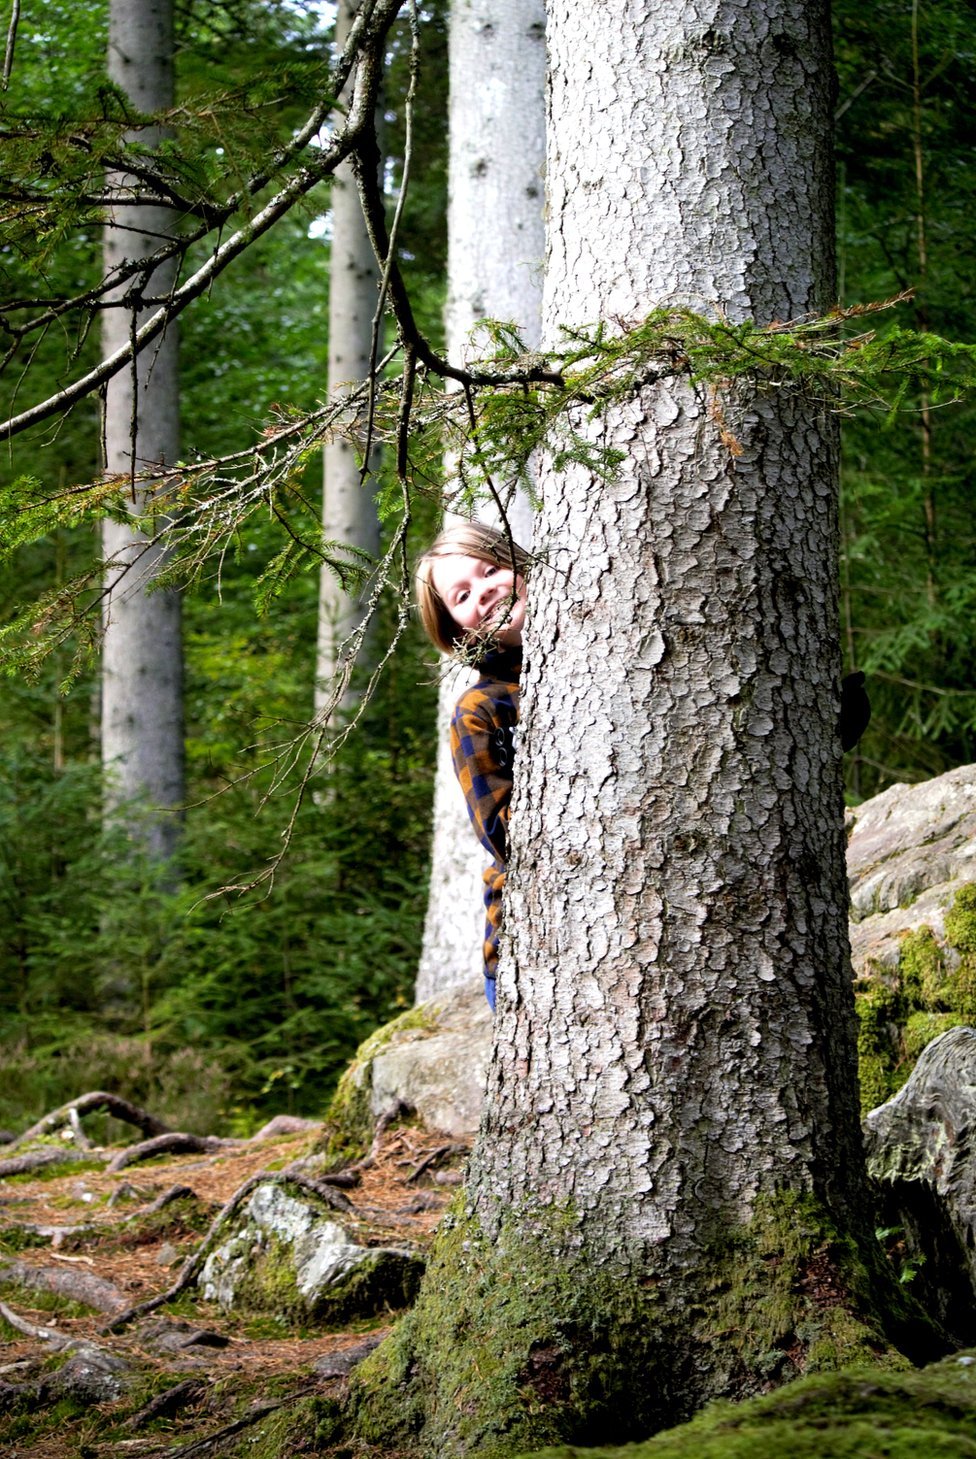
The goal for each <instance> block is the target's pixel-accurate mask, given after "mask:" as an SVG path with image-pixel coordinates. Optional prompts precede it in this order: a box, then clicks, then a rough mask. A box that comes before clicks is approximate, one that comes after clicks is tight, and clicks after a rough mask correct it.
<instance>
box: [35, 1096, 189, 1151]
mask: <svg viewBox="0 0 976 1459" xmlns="http://www.w3.org/2000/svg"><path fill="white" fill-rule="evenodd" d="M92 1110H104V1111H105V1113H106V1114H110V1115H112V1116H113V1117H114V1118H115V1119H117V1120H122V1121H123V1123H125V1124H127V1125H135V1126H136V1128H137V1129H139V1130H141V1131H142V1133H143V1134H144V1135H165V1134H167V1133H168V1131H169V1126H168V1125H164V1124H163V1122H162V1120H158V1119H156V1116H155V1115H151V1114H149V1113H148V1112H147V1111H146V1110H144V1109H140V1108H139V1106H138V1105H135V1104H130V1103H129V1101H128V1100H127V1099H123V1098H122V1097H121V1095H118V1094H109V1093H107V1092H106V1091H105V1090H104V1089H93V1090H91V1091H90V1093H88V1094H80V1095H79V1096H78V1098H77V1099H72V1100H69V1102H68V1103H67V1104H63V1105H61V1106H60V1108H59V1109H55V1110H52V1111H51V1113H50V1114H46V1115H45V1116H44V1118H43V1119H41V1120H38V1122H37V1124H36V1125H31V1127H30V1129H29V1130H25V1131H24V1133H23V1134H22V1135H18V1136H17V1139H16V1140H15V1141H14V1144H15V1145H23V1144H25V1143H26V1142H27V1141H28V1140H36V1139H38V1138H39V1137H40V1136H42V1135H51V1134H53V1133H54V1131H55V1130H58V1129H60V1128H61V1126H62V1125H71V1126H72V1128H74V1125H73V1124H72V1114H74V1116H75V1117H76V1118H80V1117H81V1116H82V1115H86V1114H90V1113H91V1112H92Z"/></svg>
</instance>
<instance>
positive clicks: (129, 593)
mask: <svg viewBox="0 0 976 1459" xmlns="http://www.w3.org/2000/svg"><path fill="white" fill-rule="evenodd" d="M108 69H109V75H110V76H111V78H112V80H113V81H115V82H116V83H117V84H118V85H119V86H121V87H122V89H123V90H124V91H125V94H126V95H127V96H128V97H129V99H130V101H131V102H132V104H133V106H134V107H135V108H136V109H137V110H139V111H141V112H156V111H161V110H163V109H164V108H165V107H167V106H171V105H172V102H173V13H172V3H171V0H112V5H111V11H110V19H109V57H108ZM161 135H162V134H161V132H160V131H159V129H157V128H142V129H140V130H139V131H138V132H137V134H136V140H137V141H138V142H139V143H140V144H141V145H143V146H152V145H154V144H155V143H156V142H158V140H159V138H160V136H161ZM113 181H114V183H115V185H117V186H118V185H120V184H124V182H125V181H126V180H125V179H120V178H115V179H113ZM128 181H129V183H130V184H131V185H132V186H133V187H135V186H137V184H136V183H135V180H134V179H129V180H128ZM174 227H175V219H174V215H173V213H172V211H171V210H170V209H168V208H164V207H157V206H152V205H149V204H140V203H134V204H133V203H130V204H123V205H120V206H119V207H118V208H117V209H116V210H115V216H114V220H113V226H110V227H108V228H107V229H106V231H105V241H104V250H103V257H104V267H105V270H106V274H107V275H109V274H111V272H112V271H113V270H115V269H116V268H118V267H119V266H120V265H122V264H124V262H125V261H126V260H127V259H134V258H140V257H145V256H147V255H151V254H152V252H153V250H154V249H155V248H157V247H158V246H159V243H160V241H161V240H165V239H166V238H167V237H169V236H171V235H172V233H173V230H174ZM173 280H174V272H173V270H172V268H171V267H169V266H165V267H162V268H159V269H157V270H156V271H155V273H154V274H153V275H152V276H151V278H149V279H148V280H144V281H142V294H143V299H146V300H148V299H152V300H156V301H159V300H160V299H163V298H165V296H166V294H167V293H168V291H169V290H170V289H171V288H172V286H173ZM130 287H131V285H125V284H123V285H122V286H120V290H119V291H118V294H117V297H124V296H125V295H126V294H127V293H128V292H129V288H130ZM133 311H134V312H135V320H134V319H133ZM149 312H151V306H146V305H143V304H142V301H141V300H140V299H139V298H138V297H133V298H128V299H127V300H126V302H125V303H124V304H122V305H120V306H118V307H115V308H110V309H107V310H106V311H105V313H104V315H103V322H102V349H103V353H104V354H106V355H110V354H113V353H114V352H115V350H117V349H119V348H121V347H122V346H123V345H124V344H125V343H126V342H127V340H128V339H129V337H130V334H131V331H132V329H133V327H134V324H135V327H138V324H139V323H140V322H141V321H142V320H143V319H144V318H145V317H146V315H147V313H149ZM105 452H106V467H107V470H108V471H109V472H110V473H113V474H115V473H117V474H119V475H122V476H125V475H129V474H130V473H132V472H133V471H134V472H135V473H136V475H138V474H139V473H144V472H146V471H147V470H151V468H152V467H153V466H154V465H156V464H158V463H163V464H166V465H172V464H173V463H174V462H175V461H176V460H177V459H178V454H179V380H178V358H177V332H176V325H175V324H170V325H169V326H168V327H167V330H166V332H165V333H164V334H163V335H161V336H160V337H158V338H157V339H155V340H153V341H152V342H151V343H150V344H148V345H147V346H146V347H145V348H144V349H143V350H142V351H141V353H140V354H139V356H138V360H137V363H136V365H135V366H134V367H133V368H132V369H128V368H127V369H124V370H122V371H120V373H119V374H118V375H116V376H115V378H114V379H113V380H112V381H111V382H110V383H109V386H108V390H107V394H106V401H105ZM152 498H153V484H152V482H151V481H145V480H142V481H138V482H136V483H135V485H134V488H133V491H132V505H133V510H134V511H137V512H139V513H141V512H142V511H144V510H145V509H146V507H147V505H151V503H152ZM160 525H161V524H160ZM154 536H155V530H154V529H151V530H150V534H149V536H147V535H146V534H144V533H143V532H142V531H141V530H139V529H137V528H136V527H135V526H134V525H132V526H130V525H129V524H128V523H125V522H106V523H105V525H104V528H103V537H102V541H103V552H104V555H105V557H106V559H107V560H108V561H109V562H110V563H111V564H113V565H112V566H111V567H110V569H109V572H108V575H107V581H106V599H105V611H104V647H103V654H102V725H101V735H102V763H103V765H104V767H105V770H106V772H107V777H108V779H107V792H106V796H107V800H106V805H107V812H108V815H109V817H110V818H111V819H112V820H113V821H119V820H121V821H122V822H124V823H125V824H127V825H128V826H129V828H130V830H131V833H132V836H133V839H134V842H135V843H136V844H137V845H138V846H140V847H141V849H142V850H144V851H145V852H146V853H147V854H148V855H149V856H150V857H151V858H152V859H153V860H155V861H156V862H158V863H159V864H160V865H163V866H165V865H166V863H167V862H168V861H169V859H170V858H171V857H172V855H173V852H174V850H175V848H176V845H177V842H178V839H179V833H180V821H179V817H178V814H177V810H178V807H179V806H181V804H182V802H183V795H184V791H183V687H182V686H183V657H182V635H181V609H180V597H179V594H178V593H176V592H173V591H169V590H163V591H158V592H150V591H148V589H149V586H150V584H151V582H152V580H153V578H154V577H155V576H156V574H157V572H158V570H159V567H160V565H161V562H162V561H163V560H164V553H163V550H162V548H161V546H159V545H158V544H157V543H155V542H154V541H153V540H152V539H153V538H154Z"/></svg>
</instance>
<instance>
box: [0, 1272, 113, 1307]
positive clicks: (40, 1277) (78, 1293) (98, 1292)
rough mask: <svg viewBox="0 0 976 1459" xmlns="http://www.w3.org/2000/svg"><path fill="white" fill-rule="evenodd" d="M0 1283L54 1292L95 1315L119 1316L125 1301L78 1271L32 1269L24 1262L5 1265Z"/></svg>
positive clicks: (110, 1287)
mask: <svg viewBox="0 0 976 1459" xmlns="http://www.w3.org/2000/svg"><path fill="white" fill-rule="evenodd" d="M0 1281H2V1282H16V1283H17V1284H18V1285H19V1286H22V1287H33V1288H35V1289H36V1290H37V1291H40V1292H53V1293H55V1295H56V1296H58V1297H67V1298H68V1299H69V1300H70V1301H72V1302H81V1303H83V1304H84V1306H86V1307H94V1308H95V1310H96V1312H108V1313H111V1312H118V1311H119V1309H120V1308H123V1307H124V1306H125V1297H124V1296H123V1295H122V1293H121V1292H120V1291H119V1289H118V1287H116V1286H114V1285H113V1283H112V1282H107V1281H105V1279H104V1278H103V1277H99V1276H96V1275H95V1273H94V1272H88V1271H79V1269H78V1268H77V1267H43V1266H40V1267H39V1266H31V1265H30V1264H29V1263H28V1262H26V1261H8V1262H4V1264H3V1266H0Z"/></svg>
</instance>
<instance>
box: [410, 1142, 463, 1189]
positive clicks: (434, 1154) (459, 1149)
mask: <svg viewBox="0 0 976 1459" xmlns="http://www.w3.org/2000/svg"><path fill="white" fill-rule="evenodd" d="M470 1153H471V1146H470V1145H465V1144H462V1143H460V1142H458V1143H455V1144H451V1145H438V1147H437V1149H436V1150H432V1151H431V1152H430V1154H429V1155H427V1156H425V1158H424V1159H423V1160H421V1162H420V1164H419V1165H418V1166H416V1167H415V1168H414V1169H413V1170H412V1171H411V1172H410V1174H409V1175H408V1177H407V1179H408V1180H419V1179H420V1177H421V1176H422V1175H423V1173H424V1171H425V1170H429V1169H430V1167H431V1166H432V1165H436V1164H437V1162H438V1161H439V1160H446V1159H447V1158H448V1156H449V1155H470Z"/></svg>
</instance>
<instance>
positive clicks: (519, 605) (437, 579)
mask: <svg viewBox="0 0 976 1459" xmlns="http://www.w3.org/2000/svg"><path fill="white" fill-rule="evenodd" d="M430 580H431V583H432V585H433V588H434V591H435V592H436V593H437V595H438V596H439V597H440V599H441V600H442V602H443V603H444V606H445V607H446V609H447V611H448V613H450V615H451V617H452V618H453V619H454V622H455V623H456V624H457V625H458V627H459V628H463V629H464V631H465V633H480V632H486V633H490V634H491V636H492V637H493V638H494V639H495V640H496V642H497V643H499V644H501V645H502V646H503V647H504V648H516V647H518V645H519V644H520V643H521V642H522V624H523V622H524V620H525V579H524V578H522V577H519V576H517V575H516V574H514V573H513V572H512V569H511V568H510V567H499V566H498V564H497V563H495V562H485V561H484V559H483V558H481V557H462V556H461V554H460V553H451V554H450V555H449V556H447V557H435V558H434V561H433V563H432V564H431V571H430Z"/></svg>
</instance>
